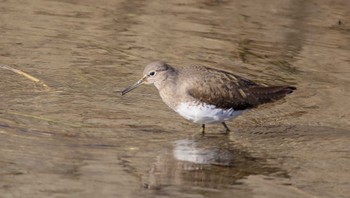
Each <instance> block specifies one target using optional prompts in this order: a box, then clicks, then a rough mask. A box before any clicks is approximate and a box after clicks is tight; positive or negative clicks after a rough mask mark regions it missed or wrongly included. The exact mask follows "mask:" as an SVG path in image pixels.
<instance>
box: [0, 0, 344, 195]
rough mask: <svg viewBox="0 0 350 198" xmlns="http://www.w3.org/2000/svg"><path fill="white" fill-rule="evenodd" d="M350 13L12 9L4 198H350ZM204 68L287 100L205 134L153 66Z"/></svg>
mask: <svg viewBox="0 0 350 198" xmlns="http://www.w3.org/2000/svg"><path fill="white" fill-rule="evenodd" d="M349 9H350V3H349V2H348V1H347V0H338V1H323V0H321V1H319V0H317V1H316V0H314V1H313V0H311V1H291V0H283V1H274V0H270V1H268V2H266V1H249V2H246V1H244V2H243V1H205V0H202V1H172V2H166V3H165V2H164V1H157V0H150V1H118V0H115V1H99V2H98V3H97V2H95V1H80V0H75V1H54V0H52V1H44V0H36V1H2V2H0V13H1V14H0V35H1V39H0V64H1V65H3V66H4V65H5V66H9V67H11V68H13V69H18V70H20V71H23V72H25V73H27V74H30V75H31V76H33V77H36V78H37V79H39V80H41V82H43V83H45V84H46V85H47V86H48V87H49V88H45V87H43V85H42V84H40V83H35V82H34V81H33V80H32V79H29V78H26V77H25V76H23V75H19V74H18V73H15V72H13V71H11V70H7V69H4V67H2V68H0V90H1V92H0V138H1V145H0V149H1V150H0V158H1V159H0V178H1V179H0V194H1V197H97V196H103V197H196V198H197V197H219V196H220V197H348V196H349V194H350V190H349V189H350V183H349V182H350V176H349V174H348V173H349V172H350V170H349V167H350V159H349V154H350V146H349V139H350V121H349V120H350V111H349V110H350V105H349V95H350V94H349V93H350V80H349V77H350V55H349V54H350V15H349ZM157 59H162V60H167V61H168V62H169V63H171V64H174V65H183V64H204V65H209V66H212V67H217V68H222V69H226V70H230V71H234V72H237V73H239V74H241V75H244V76H246V77H250V78H252V79H255V80H258V81H260V82H264V83H270V84H292V85H295V86H297V87H298V91H297V92H296V93H295V94H293V95H291V96H289V97H288V98H287V99H286V100H284V101H281V102H278V103H276V104H272V105H267V106H263V107H261V108H259V109H257V110H252V111H250V112H247V113H245V114H244V115H243V116H241V117H240V118H238V119H236V120H235V121H232V122H229V123H228V125H229V126H230V127H231V129H233V131H234V132H232V133H231V134H230V135H228V136H225V135H222V134H221V133H222V130H223V129H222V128H221V126H208V127H207V130H208V134H207V135H206V136H204V137H202V136H201V135H200V134H199V133H198V132H199V126H197V125H195V124H192V123H189V122H187V121H186V120H183V119H182V118H180V117H179V116H178V115H176V113H174V112H172V111H171V110H169V109H168V107H166V106H165V105H164V104H163V103H162V101H161V99H160V98H159V96H158V95H157V91H156V89H155V88H154V87H151V86H144V87H141V88H139V89H137V90H134V91H133V92H131V93H130V94H128V95H126V96H124V97H121V96H120V95H119V94H118V90H121V89H122V88H124V87H126V86H128V85H130V84H131V83H133V82H135V81H136V80H137V79H138V78H139V77H140V75H141V71H142V69H143V67H144V65H145V64H147V63H149V62H150V61H153V60H157Z"/></svg>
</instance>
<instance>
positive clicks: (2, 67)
mask: <svg viewBox="0 0 350 198" xmlns="http://www.w3.org/2000/svg"><path fill="white" fill-rule="evenodd" d="M0 68H1V69H7V70H10V71H12V72H15V73H16V74H19V75H21V76H24V77H26V78H28V79H29V80H31V81H33V82H35V83H37V84H39V85H41V86H42V87H44V88H45V89H46V90H49V89H50V87H49V86H47V85H46V84H45V83H44V82H43V81H41V80H39V79H38V78H35V77H34V76H32V75H30V74H27V73H25V72H23V71H21V70H18V69H15V68H12V67H9V66H6V65H0Z"/></svg>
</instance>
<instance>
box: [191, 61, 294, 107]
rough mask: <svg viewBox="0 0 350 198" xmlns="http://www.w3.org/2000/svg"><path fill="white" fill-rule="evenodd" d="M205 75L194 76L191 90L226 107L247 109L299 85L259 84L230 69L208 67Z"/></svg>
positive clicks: (272, 99) (201, 97)
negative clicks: (229, 71) (231, 71)
mask: <svg viewBox="0 0 350 198" xmlns="http://www.w3.org/2000/svg"><path fill="white" fill-rule="evenodd" d="M205 69H206V71H204V70H202V71H201V72H202V75H203V74H204V72H205V76H206V77H205V78H194V79H193V80H192V84H191V85H190V86H188V89H187V92H188V94H189V95H190V96H192V97H193V98H196V99H198V100H199V101H201V102H204V103H207V104H211V105H215V106H216V107H219V108H223V109H230V108H233V109H234V110H245V109H250V108H253V107H256V106H258V105H260V104H263V103H268V102H273V101H276V100H278V99H281V98H283V97H284V96H286V95H287V94H289V93H291V92H292V91H293V90H294V89H295V87H291V86H271V87H268V86H265V85H259V84H257V83H255V82H253V81H251V80H249V79H246V78H243V77H240V76H238V75H234V74H231V73H228V72H223V71H220V70H215V69H211V68H205Z"/></svg>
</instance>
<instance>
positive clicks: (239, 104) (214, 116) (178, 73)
mask: <svg viewBox="0 0 350 198" xmlns="http://www.w3.org/2000/svg"><path fill="white" fill-rule="evenodd" d="M142 84H153V85H154V86H155V87H156V88H157V89H158V91H159V95H160V97H161V98H162V100H163V102H164V103H165V104H166V105H167V106H169V107H170V108H171V109H173V110H174V111H175V112H177V113H178V114H180V115H181V116H182V117H184V118H185V119H187V120H190V121H192V122H194V123H197V124H200V125H201V132H202V134H204V133H205V126H206V125H207V124H217V123H219V124H220V123H221V124H222V125H223V126H224V128H225V133H228V132H230V129H229V127H228V126H227V125H226V123H225V122H226V121H228V120H231V119H233V118H235V117H237V116H239V115H241V114H242V113H243V112H244V111H247V110H249V109H253V108H256V107H258V106H259V105H261V104H264V103H270V102H274V101H277V100H279V99H282V98H284V97H285V96H286V95H288V94H290V93H292V92H293V91H294V90H296V87H294V86H290V85H275V86H268V85H265V84H259V83H256V82H254V81H252V80H249V79H248V78H245V77H242V76H239V75H237V74H234V73H231V72H228V71H224V70H220V69H216V68H211V67H206V66H202V65H194V66H184V67H173V66H171V65H170V64H168V63H166V62H164V61H155V62H152V63H150V64H148V65H147V66H146V67H145V69H144V71H143V75H142V78H141V79H140V80H138V81H137V82H136V83H135V84H133V85H131V86H129V87H127V88H125V89H124V90H122V91H121V94H122V95H125V94H126V93H128V92H130V91H132V90H134V89H135V88H137V87H139V86H140V85H142Z"/></svg>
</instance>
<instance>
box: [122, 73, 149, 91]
mask: <svg viewBox="0 0 350 198" xmlns="http://www.w3.org/2000/svg"><path fill="white" fill-rule="evenodd" d="M145 79H146V76H145V77H143V78H141V79H140V80H139V81H137V82H136V83H135V84H133V85H131V86H130V87H127V88H126V89H124V90H123V91H122V95H125V94H127V93H128V92H130V91H132V90H134V89H136V88H137V87H139V86H140V85H142V84H143V83H144V82H145Z"/></svg>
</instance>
